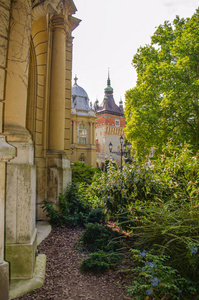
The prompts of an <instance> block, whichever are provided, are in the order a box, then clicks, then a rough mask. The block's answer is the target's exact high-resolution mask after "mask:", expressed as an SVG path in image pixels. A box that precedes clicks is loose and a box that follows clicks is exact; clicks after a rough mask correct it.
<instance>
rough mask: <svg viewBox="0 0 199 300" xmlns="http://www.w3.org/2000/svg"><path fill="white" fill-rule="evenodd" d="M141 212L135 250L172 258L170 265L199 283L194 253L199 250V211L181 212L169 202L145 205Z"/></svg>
mask: <svg viewBox="0 0 199 300" xmlns="http://www.w3.org/2000/svg"><path fill="white" fill-rule="evenodd" d="M137 210H139V211H140V215H139V216H138V215H137V214H136V215H137V216H136V218H137V222H139V223H140V224H141V226H137V227H135V228H134V237H135V238H136V239H135V242H134V246H136V247H137V248H138V249H143V248H144V249H146V250H149V249H153V250H154V251H155V253H158V254H166V255H168V256H170V259H169V260H168V263H169V264H170V265H172V266H173V267H175V268H176V269H178V270H179V272H180V273H181V274H182V275H183V276H185V277H188V278H190V279H191V280H197V279H198V276H199V259H198V254H193V253H191V249H194V248H198V247H199V240H198V236H199V207H198V206H194V207H193V206H191V205H190V204H186V205H184V206H181V207H180V208H179V206H178V205H177V204H176V203H173V202H168V203H163V204H158V205H157V204H151V205H148V206H147V205H144V204H143V205H142V206H139V208H137Z"/></svg>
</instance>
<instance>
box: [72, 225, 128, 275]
mask: <svg viewBox="0 0 199 300" xmlns="http://www.w3.org/2000/svg"><path fill="white" fill-rule="evenodd" d="M78 246H79V247H83V248H84V249H86V250H89V251H90V252H92V253H90V254H89V255H88V257H87V258H85V259H84V260H83V261H82V265H81V270H84V271H87V272H93V273H103V272H105V271H106V270H108V269H109V268H110V267H112V266H114V265H115V264H116V263H117V262H118V261H119V260H121V258H122V254H121V253H120V252H119V249H120V247H121V245H120V235H119V233H117V232H116V231H113V230H112V229H111V228H109V227H106V226H103V225H100V224H87V225H86V230H85V231H84V232H83V234H82V236H81V238H80V240H79V244H78Z"/></svg>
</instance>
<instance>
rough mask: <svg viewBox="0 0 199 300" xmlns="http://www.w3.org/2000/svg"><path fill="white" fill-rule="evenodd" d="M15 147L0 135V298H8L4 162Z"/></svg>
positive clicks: (11, 155)
mask: <svg viewBox="0 0 199 300" xmlns="http://www.w3.org/2000/svg"><path fill="white" fill-rule="evenodd" d="M15 152H16V149H15V148H14V147H12V146H10V145H9V144H7V143H6V141H5V136H3V135H0V299H5V300H7V299H9V264H8V262H6V261H5V260H4V250H5V245H4V228H5V226H4V225H5V172H6V162H8V161H9V160H11V159H12V158H13V157H14V156H15V154H16V153H15Z"/></svg>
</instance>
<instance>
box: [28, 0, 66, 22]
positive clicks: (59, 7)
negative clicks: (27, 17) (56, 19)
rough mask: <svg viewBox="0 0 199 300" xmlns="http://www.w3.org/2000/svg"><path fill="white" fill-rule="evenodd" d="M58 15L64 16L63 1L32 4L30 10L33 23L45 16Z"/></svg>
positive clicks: (50, 0) (54, 0)
mask: <svg viewBox="0 0 199 300" xmlns="http://www.w3.org/2000/svg"><path fill="white" fill-rule="evenodd" d="M48 13H49V14H52V15H59V14H62V15H63V14H65V7H64V3H63V0H46V1H44V2H42V3H37V4H34V6H33V10H32V18H33V21H36V20H37V19H39V18H40V17H42V16H45V15H47V14H48Z"/></svg>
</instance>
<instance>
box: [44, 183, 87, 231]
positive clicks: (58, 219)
mask: <svg viewBox="0 0 199 300" xmlns="http://www.w3.org/2000/svg"><path fill="white" fill-rule="evenodd" d="M80 191H82V192H83V190H81V189H79V186H77V185H75V184H71V185H70V186H69V187H68V189H67V191H66V193H65V194H60V195H59V198H58V203H57V204H56V206H55V205H54V204H53V203H51V202H49V201H48V200H47V199H45V200H43V210H44V211H46V212H47V217H48V218H49V222H50V223H51V224H54V225H58V226H67V225H70V226H83V225H84V224H85V223H86V220H87V217H88V215H89V213H90V212H91V207H90V205H89V203H88V202H87V201H86V199H85V198H84V197H82V195H81V193H80ZM56 208H57V209H56Z"/></svg>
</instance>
